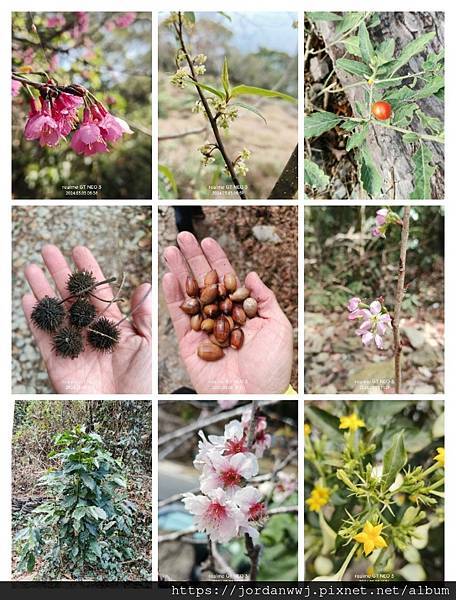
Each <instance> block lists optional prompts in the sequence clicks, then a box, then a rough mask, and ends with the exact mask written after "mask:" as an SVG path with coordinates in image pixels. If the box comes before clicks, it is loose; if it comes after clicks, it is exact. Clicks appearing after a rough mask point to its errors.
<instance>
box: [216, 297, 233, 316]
mask: <svg viewBox="0 0 456 600" xmlns="http://www.w3.org/2000/svg"><path fill="white" fill-rule="evenodd" d="M219 308H220V310H221V311H222V313H224V314H225V315H229V314H230V313H231V311H232V310H233V303H232V302H231V300H230V299H229V298H225V300H222V301H221V302H219Z"/></svg>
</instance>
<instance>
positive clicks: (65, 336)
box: [52, 325, 84, 359]
mask: <svg viewBox="0 0 456 600" xmlns="http://www.w3.org/2000/svg"><path fill="white" fill-rule="evenodd" d="M52 343H53V349H54V352H55V353H56V354H57V356H61V357H62V358H71V359H73V358H77V357H78V356H79V355H80V354H81V352H82V351H83V350H84V340H83V339H82V335H81V332H80V331H79V329H76V327H72V326H71V325H70V326H69V327H62V329H60V330H59V331H57V333H56V334H55V335H54V336H53V338H52Z"/></svg>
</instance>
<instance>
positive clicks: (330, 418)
mask: <svg viewBox="0 0 456 600" xmlns="http://www.w3.org/2000/svg"><path fill="white" fill-rule="evenodd" d="M306 417H307V418H308V419H309V421H310V422H311V423H312V425H314V426H315V427H317V428H318V429H319V430H320V431H321V432H322V433H326V435H328V436H329V437H330V438H331V439H336V441H337V439H339V440H341V439H342V438H343V435H342V432H341V430H340V429H339V425H340V420H339V417H336V416H334V415H332V414H331V413H329V412H327V411H325V410H323V409H321V408H318V407H317V406H307V407H306Z"/></svg>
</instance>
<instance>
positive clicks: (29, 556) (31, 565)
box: [27, 552, 35, 573]
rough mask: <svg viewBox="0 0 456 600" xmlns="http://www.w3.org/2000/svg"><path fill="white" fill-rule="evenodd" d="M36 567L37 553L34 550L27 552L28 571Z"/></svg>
mask: <svg viewBox="0 0 456 600" xmlns="http://www.w3.org/2000/svg"><path fill="white" fill-rule="evenodd" d="M34 567H35V555H34V554H33V552H29V553H28V554H27V571H28V572H29V573H30V572H31V571H33V569H34Z"/></svg>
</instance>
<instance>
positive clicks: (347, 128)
mask: <svg viewBox="0 0 456 600" xmlns="http://www.w3.org/2000/svg"><path fill="white" fill-rule="evenodd" d="M340 127H341V129H345V131H353V130H354V129H356V128H357V127H358V123H357V122H356V121H345V123H342V124H341V126H340Z"/></svg>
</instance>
